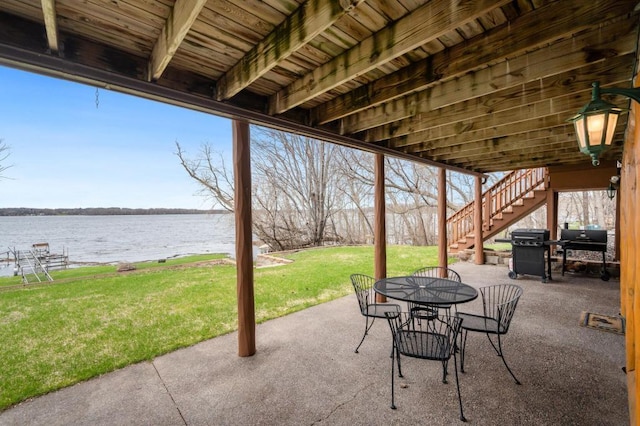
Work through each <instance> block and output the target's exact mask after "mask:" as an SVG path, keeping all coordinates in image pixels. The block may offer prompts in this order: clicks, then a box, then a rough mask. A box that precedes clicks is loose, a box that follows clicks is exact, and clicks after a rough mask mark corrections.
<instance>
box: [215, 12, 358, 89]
mask: <svg viewBox="0 0 640 426" xmlns="http://www.w3.org/2000/svg"><path fill="white" fill-rule="evenodd" d="M362 1H364V0H349V1H333V0H307V1H306V2H305V3H303V4H302V5H301V6H300V7H299V8H298V9H296V11H295V12H293V13H292V14H291V15H289V16H288V17H287V18H286V19H285V20H284V22H282V23H281V24H280V25H278V26H277V27H276V28H275V29H274V30H273V31H271V33H269V35H267V37H265V38H264V40H262V41H260V42H259V43H257V44H256V45H255V46H254V47H253V48H252V49H251V50H250V51H249V52H247V54H246V55H244V56H243V57H242V58H241V59H240V61H238V62H237V63H236V64H235V65H234V66H233V67H232V68H231V69H230V70H229V71H228V72H227V73H226V74H224V75H223V76H222V77H221V78H220V79H218V82H217V85H216V98H217V100H219V101H221V100H225V99H229V98H231V97H232V96H234V95H235V94H236V93H238V92H240V91H241V90H243V89H244V88H246V87H247V86H249V85H250V84H251V83H253V82H254V81H256V80H257V79H258V78H260V77H262V76H263V75H264V74H266V73H267V72H268V71H270V70H271V69H273V68H274V67H276V66H277V65H278V64H279V63H280V62H282V61H284V60H285V59H287V58H288V57H289V56H290V55H291V54H292V53H294V52H296V51H297V50H299V49H300V48H302V47H303V46H305V45H306V44H307V43H309V42H310V41H311V40H313V39H314V38H315V37H316V36H317V35H318V34H320V33H322V32H323V31H325V30H326V29H327V28H330V27H331V26H332V25H333V24H334V23H335V22H336V21H337V20H339V19H340V18H342V17H343V16H344V15H345V14H347V13H349V12H350V11H351V10H353V9H354V8H355V7H356V6H358V4H360V3H361V2H362Z"/></svg>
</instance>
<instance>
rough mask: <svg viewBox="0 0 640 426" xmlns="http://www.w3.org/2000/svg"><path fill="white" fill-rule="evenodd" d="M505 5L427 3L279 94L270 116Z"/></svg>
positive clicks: (451, 0)
mask: <svg viewBox="0 0 640 426" xmlns="http://www.w3.org/2000/svg"><path fill="white" fill-rule="evenodd" d="M506 3H509V2H508V1H506V0H498V1H491V0H477V1H474V2H466V1H463V0H432V1H429V2H428V3H427V4H426V5H424V6H422V7H420V8H418V9H416V10H414V11H413V12H412V13H410V14H409V15H406V16H405V17H404V18H401V19H400V20H398V21H396V22H394V23H393V24H391V25H389V26H387V27H385V28H384V29H382V30H380V31H379V32H377V33H375V34H373V35H372V36H370V37H368V38H366V39H364V40H362V41H361V42H360V43H358V44H357V45H355V46H354V47H353V48H351V49H349V50H347V51H345V52H344V53H342V54H341V55H338V56H337V57H335V58H334V59H333V60H331V61H330V62H328V63H326V64H324V65H321V66H320V67H318V68H316V69H314V70H313V71H311V72H310V73H308V74H307V75H305V76H304V77H302V78H301V79H299V80H296V81H295V82H293V83H292V84H290V85H289V86H287V87H285V88H284V89H282V90H280V91H278V93H276V94H275V95H274V96H272V98H271V102H270V109H269V110H270V113H271V114H281V113H283V112H284V111H288V110H289V109H291V108H294V107H296V106H298V105H300V104H302V103H304V102H306V101H308V100H310V99H313V98H316V97H318V96H320V95H321V94H323V93H325V92H328V91H329V90H331V89H333V88H335V87H337V86H339V85H341V84H343V83H345V82H347V81H349V80H352V79H354V78H357V77H358V76H360V75H362V74H364V73H366V72H368V71H371V70H373V69H375V68H377V67H380V66H381V65H383V64H385V63H387V62H389V61H392V60H393V59H396V58H397V57H399V56H402V55H404V54H405V53H407V52H409V51H411V50H413V49H416V48H418V47H420V46H422V45H424V44H425V43H428V42H429V41H432V40H435V39H436V38H438V37H440V36H442V35H444V34H446V33H448V32H451V31H454V30H455V29H456V28H458V27H460V26H461V25H464V24H466V23H468V22H470V21H472V20H474V19H476V18H478V17H480V16H482V15H484V14H486V13H487V12H489V11H490V10H492V9H495V8H498V7H500V6H502V5H504V4H506Z"/></svg>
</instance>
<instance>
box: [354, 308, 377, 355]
mask: <svg viewBox="0 0 640 426" xmlns="http://www.w3.org/2000/svg"><path fill="white" fill-rule="evenodd" d="M365 318H366V321H365V323H364V334H363V335H362V339H361V340H360V343H358V347H357V348H356V353H358V349H360V346H362V342H364V338H365V337H367V333H369V330H370V329H371V327H372V326H373V322H374V321H375V320H376V319H375V318H373V319H372V320H371V324H369V317H365Z"/></svg>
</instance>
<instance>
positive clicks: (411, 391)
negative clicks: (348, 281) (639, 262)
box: [0, 263, 629, 426]
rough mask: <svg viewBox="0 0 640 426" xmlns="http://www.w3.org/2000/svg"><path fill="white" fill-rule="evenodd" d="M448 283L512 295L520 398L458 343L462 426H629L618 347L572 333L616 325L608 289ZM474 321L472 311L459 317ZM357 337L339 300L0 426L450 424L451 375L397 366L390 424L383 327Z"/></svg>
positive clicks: (495, 365) (107, 380) (475, 352)
mask: <svg viewBox="0 0 640 426" xmlns="http://www.w3.org/2000/svg"><path fill="white" fill-rule="evenodd" d="M453 269H455V270H456V271H458V272H459V273H460V275H461V276H462V279H463V281H464V282H466V283H469V284H471V285H474V286H477V287H480V286H483V285H491V284H499V283H517V284H519V285H520V286H522V287H523V289H524V294H523V296H522V298H521V300H520V303H519V305H518V308H517V310H516V314H515V316H514V319H513V322H512V324H511V327H512V328H511V329H510V331H509V334H508V335H507V336H506V338H505V339H504V350H505V354H506V357H507V361H508V362H509V364H510V366H511V368H512V370H513V371H514V373H515V374H516V376H517V377H518V378H519V379H520V381H521V382H522V385H520V386H518V385H516V384H515V383H514V381H513V379H512V378H511V376H510V375H509V373H508V372H507V370H506V369H505V368H504V366H503V364H502V362H501V360H500V358H498V357H497V356H496V355H495V354H494V352H493V350H492V349H491V347H490V345H489V343H488V341H487V339H486V337H485V336H482V335H471V336H470V337H469V341H468V343H467V359H466V361H465V370H466V373H464V374H461V375H460V387H461V392H462V402H463V406H464V412H465V416H466V417H467V420H468V423H469V424H475V425H581V426H586V425H599V426H602V425H615V426H620V425H627V424H629V416H628V402H627V390H626V377H625V374H624V372H623V370H622V367H623V366H624V360H625V356H624V336H622V335H618V334H614V333H610V332H605V331H600V330H594V329H590V328H586V327H580V326H579V324H578V323H579V318H580V313H581V312H582V311H588V312H594V313H600V314H606V315H616V314H617V313H618V312H619V306H620V291H619V281H618V280H617V279H612V280H611V281H608V282H605V281H602V280H600V279H599V278H598V277H586V276H582V275H569V274H567V275H565V276H564V277H562V276H560V274H559V273H554V276H553V278H554V279H553V281H550V282H548V283H545V284H543V283H541V282H540V278H539V277H526V276H525V277H519V278H518V279H517V280H511V279H509V278H508V277H507V269H506V267H504V266H491V265H481V266H478V265H473V264H471V263H457V264H456V265H455V266H453ZM354 272H358V271H354ZM257 285H259V284H257ZM480 309H481V301H480V299H478V300H476V301H474V302H471V303H469V304H466V305H464V306H460V307H459V310H465V311H479V310H480ZM363 328H364V318H363V317H361V316H360V314H359V311H358V308H357V302H356V299H355V296H353V295H351V296H347V297H343V298H340V299H338V300H335V301H333V302H329V303H325V304H322V305H319V306H315V307H312V308H309V309H306V310H304V311H301V312H298V313H295V314H291V315H288V316H286V317H282V318H278V319H275V320H272V321H269V322H266V323H264V324H260V325H258V326H257V348H258V352H257V354H256V355H255V356H253V357H248V358H240V357H238V356H237V354H236V353H237V335H236V333H232V334H229V335H226V336H222V337H219V338H215V339H212V340H209V341H205V342H202V343H200V344H197V345H194V346H192V347H189V348H185V349H181V350H178V351H176V352H173V353H170V354H167V355H164V356H161V357H158V358H156V359H155V360H153V361H152V362H144V363H140V364H136V365H132V366H129V367H126V368H124V369H121V370H118V371H115V372H113V373H110V374H106V375H104V376H102V377H98V378H95V379H92V380H89V381H87V382H83V383H80V384H77V385H75V386H71V387H68V388H65V389H62V390H60V391H58V392H54V393H51V394H48V395H45V396H42V397H39V398H34V399H32V400H29V401H25V402H23V403H21V404H19V405H17V406H15V407H12V408H10V409H8V410H5V411H4V412H2V413H0V425H48V426H50V425H313V424H319V425H321V424H326V425H351V426H352V425H393V424H398V425H454V424H462V422H460V420H459V419H458V401H457V394H456V390H455V380H454V376H453V371H451V369H450V372H451V375H450V380H449V383H448V384H443V383H442V382H441V380H440V379H441V366H440V364H439V363H437V362H433V361H424V360H417V359H409V358H403V372H404V376H405V377H404V378H401V379H398V380H397V381H396V405H397V407H398V408H397V410H392V409H391V408H390V407H389V405H390V399H391V381H390V380H391V377H390V368H391V365H390V362H391V360H390V358H389V353H390V348H391V346H390V345H391V338H390V331H389V327H388V325H387V324H386V323H385V322H384V321H379V322H376V324H374V326H373V329H372V332H371V333H370V335H369V336H368V337H367V339H366V340H365V342H364V344H363V345H362V347H361V348H360V353H359V354H356V353H354V349H355V346H356V345H357V343H358V342H359V340H360V337H361V335H362V334H361V333H362V331H363Z"/></svg>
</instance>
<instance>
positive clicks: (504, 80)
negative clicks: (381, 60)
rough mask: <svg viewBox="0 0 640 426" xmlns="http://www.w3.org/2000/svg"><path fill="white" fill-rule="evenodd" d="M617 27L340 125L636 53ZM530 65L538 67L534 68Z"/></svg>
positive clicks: (424, 108)
mask: <svg viewBox="0 0 640 426" xmlns="http://www.w3.org/2000/svg"><path fill="white" fill-rule="evenodd" d="M630 21H631V20H628V21H625V23H624V25H623V23H622V22H617V23H616V24H615V25H609V26H607V27H606V28H604V29H603V28H600V29H598V30H594V31H592V32H587V33H583V34H580V35H578V36H576V37H575V38H573V39H569V40H563V41H560V42H558V43H556V44H553V45H549V46H547V47H545V48H542V49H539V50H536V51H533V52H530V53H527V54H525V55H522V56H519V57H516V58H513V59H510V60H509V61H504V62H500V63H498V64H495V65H492V66H489V67H486V68H484V69H481V70H479V71H476V72H472V73H469V74H466V75H465V76H463V77H460V78H457V79H454V80H449V81H445V82H443V83H442V84H439V85H436V86H433V87H430V88H429V89H427V90H424V91H422V92H419V93H415V94H411V95H408V96H405V97H403V98H401V99H396V100H394V101H392V102H388V103H385V104H383V105H380V106H377V107H374V108H370V109H368V110H366V111H363V112H361V113H358V114H354V115H350V116H348V117H345V118H343V119H341V120H340V122H341V125H340V127H341V128H342V129H343V132H344V133H345V134H352V133H357V132H361V131H364V130H367V129H371V128H374V127H378V126H381V125H384V124H388V123H392V122H394V121H398V120H402V119H406V118H409V117H412V116H415V115H418V114H420V113H424V112H429V111H434V110H437V109H438V108H442V107H446V106H447V105H451V104H454V103H458V102H464V101H466V100H469V99H473V98H477V97H481V96H486V95H489V94H494V93H496V92H499V91H500V90H504V89H508V88H510V87H520V86H522V85H523V84H527V83H529V82H534V81H539V80H541V79H544V78H547V77H550V76H553V75H557V74H560V73H564V72H569V71H571V70H576V69H579V68H581V67H584V66H586V65H589V64H591V63H594V62H598V61H602V60H604V59H607V60H611V59H612V58H613V57H615V56H622V55H626V54H629V53H634V52H635V45H636V42H637V37H636V36H635V34H634V32H633V31H630V29H629V25H632V26H633V27H637V22H636V20H632V21H633V22H630ZM530 64H536V66H535V67H531V66H530Z"/></svg>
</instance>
